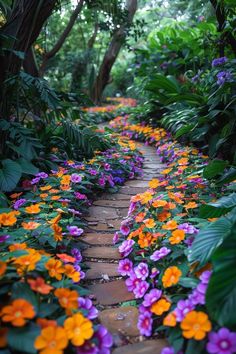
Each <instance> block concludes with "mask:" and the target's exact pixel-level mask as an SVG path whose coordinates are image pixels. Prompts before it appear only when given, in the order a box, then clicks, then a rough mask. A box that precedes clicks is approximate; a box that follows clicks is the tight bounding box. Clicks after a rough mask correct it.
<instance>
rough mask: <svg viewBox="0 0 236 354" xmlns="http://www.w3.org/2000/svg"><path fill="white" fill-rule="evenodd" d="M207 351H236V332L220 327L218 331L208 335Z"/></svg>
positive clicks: (220, 353)
mask: <svg viewBox="0 0 236 354" xmlns="http://www.w3.org/2000/svg"><path fill="white" fill-rule="evenodd" d="M208 339H209V342H208V343H207V347H206V348H207V351H208V353H210V354H233V353H235V352H236V332H230V331H229V330H228V328H225V327H223V328H220V329H219V331H218V332H210V333H209V335H208Z"/></svg>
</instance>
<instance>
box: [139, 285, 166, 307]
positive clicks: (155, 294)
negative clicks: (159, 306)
mask: <svg viewBox="0 0 236 354" xmlns="http://www.w3.org/2000/svg"><path fill="white" fill-rule="evenodd" d="M161 295H162V291H161V290H158V289H152V290H151V291H149V293H148V294H146V295H145V296H144V301H143V306H145V307H149V306H152V304H153V303H154V302H156V301H157V300H159V299H160V298H161Z"/></svg>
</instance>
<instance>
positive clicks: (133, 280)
mask: <svg viewBox="0 0 236 354" xmlns="http://www.w3.org/2000/svg"><path fill="white" fill-rule="evenodd" d="M141 281H142V280H141V279H139V278H137V276H136V274H135V273H133V272H131V273H130V276H129V278H128V279H126V281H125V284H126V286H127V289H128V291H133V290H134V289H135V288H136V286H137V285H138V284H139V283H140V282H141Z"/></svg>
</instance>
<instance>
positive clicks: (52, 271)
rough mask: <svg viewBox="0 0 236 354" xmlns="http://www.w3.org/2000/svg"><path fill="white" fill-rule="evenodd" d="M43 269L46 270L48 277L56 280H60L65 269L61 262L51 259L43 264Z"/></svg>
mask: <svg viewBox="0 0 236 354" xmlns="http://www.w3.org/2000/svg"><path fill="white" fill-rule="evenodd" d="M45 268H46V269H47V270H48V273H49V275H50V277H52V278H56V279H57V280H61V279H62V274H63V273H64V271H65V269H64V267H63V264H62V262H61V261H59V260H56V259H53V258H51V259H49V260H48V261H47V263H45Z"/></svg>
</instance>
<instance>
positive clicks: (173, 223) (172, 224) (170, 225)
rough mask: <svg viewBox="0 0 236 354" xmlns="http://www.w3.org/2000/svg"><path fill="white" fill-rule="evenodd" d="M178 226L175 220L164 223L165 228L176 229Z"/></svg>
mask: <svg viewBox="0 0 236 354" xmlns="http://www.w3.org/2000/svg"><path fill="white" fill-rule="evenodd" d="M177 227H178V224H177V222H176V221H175V220H170V221H167V223H166V224H165V225H162V228H163V229H164V230H174V229H177Z"/></svg>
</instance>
